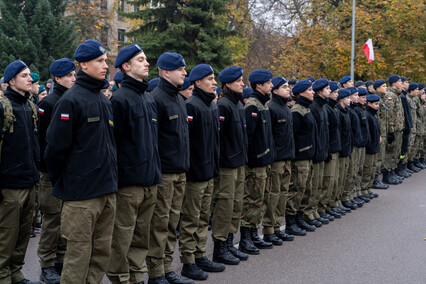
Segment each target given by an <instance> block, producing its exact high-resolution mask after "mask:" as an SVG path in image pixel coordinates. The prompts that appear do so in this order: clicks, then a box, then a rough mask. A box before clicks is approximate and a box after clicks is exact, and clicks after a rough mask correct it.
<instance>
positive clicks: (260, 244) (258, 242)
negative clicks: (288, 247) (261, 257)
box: [250, 228, 274, 249]
mask: <svg viewBox="0 0 426 284" xmlns="http://www.w3.org/2000/svg"><path fill="white" fill-rule="evenodd" d="M250 236H251V241H252V242H253V244H254V245H255V246H256V247H257V248H258V249H271V248H273V247H274V245H273V244H272V243H270V242H265V241H264V240H262V239H261V238H260V237H259V235H258V234H257V229H256V228H250Z"/></svg>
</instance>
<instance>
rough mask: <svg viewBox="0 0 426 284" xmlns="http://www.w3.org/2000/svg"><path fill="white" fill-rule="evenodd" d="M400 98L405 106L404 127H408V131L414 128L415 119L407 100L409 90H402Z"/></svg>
mask: <svg viewBox="0 0 426 284" xmlns="http://www.w3.org/2000/svg"><path fill="white" fill-rule="evenodd" d="M400 98H401V103H402V107H403V108H404V118H405V120H404V122H405V124H404V128H405V129H406V131H408V132H410V131H411V128H413V119H412V114H411V107H410V104H409V103H408V100H407V92H406V91H402V93H401V96H400Z"/></svg>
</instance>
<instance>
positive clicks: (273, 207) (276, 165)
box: [263, 77, 295, 245]
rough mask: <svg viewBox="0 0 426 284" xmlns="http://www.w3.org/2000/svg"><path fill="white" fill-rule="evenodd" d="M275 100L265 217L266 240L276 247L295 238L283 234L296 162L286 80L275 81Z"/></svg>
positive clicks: (271, 102) (273, 96)
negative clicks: (272, 159)
mask: <svg viewBox="0 0 426 284" xmlns="http://www.w3.org/2000/svg"><path fill="white" fill-rule="evenodd" d="M272 84H273V85H274V87H273V88H272V99H271V101H270V102H269V103H268V107H269V111H270V113H271V123H272V134H273V137H274V145H275V161H274V162H273V163H272V165H271V192H270V193H269V197H268V199H269V203H268V205H267V207H266V212H265V216H264V217H263V234H264V237H263V239H264V240H265V241H267V242H271V243H273V244H274V245H281V244H282V242H283V241H292V240H293V239H294V236H293V235H290V234H287V233H284V232H282V231H281V228H280V227H281V225H282V222H283V220H284V216H285V215H286V208H287V199H288V189H289V186H290V179H291V160H292V159H294V156H295V154H294V148H295V146H294V138H293V116H292V114H291V110H290V108H289V107H288V106H287V101H288V98H289V97H290V88H289V86H288V83H287V81H286V79H285V78H284V77H275V78H273V79H272Z"/></svg>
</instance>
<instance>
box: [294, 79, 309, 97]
mask: <svg viewBox="0 0 426 284" xmlns="http://www.w3.org/2000/svg"><path fill="white" fill-rule="evenodd" d="M311 87H312V82H311V81H309V80H301V81H299V82H297V83H296V85H294V87H293V90H292V91H293V94H295V95H298V94H300V93H303V92H304V91H306V90H307V89H309V88H311Z"/></svg>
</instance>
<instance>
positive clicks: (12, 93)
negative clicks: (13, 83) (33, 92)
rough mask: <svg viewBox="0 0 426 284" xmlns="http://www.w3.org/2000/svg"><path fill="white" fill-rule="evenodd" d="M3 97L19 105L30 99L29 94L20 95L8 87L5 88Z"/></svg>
mask: <svg viewBox="0 0 426 284" xmlns="http://www.w3.org/2000/svg"><path fill="white" fill-rule="evenodd" d="M4 95H5V96H6V97H7V98H8V99H9V100H11V101H14V102H16V103H19V104H23V103H25V102H26V101H27V100H28V99H29V98H30V93H29V92H26V93H25V96H23V95H21V94H20V93H18V92H17V91H15V90H14V89H12V88H11V87H10V86H8V87H7V89H6V92H5V93H4Z"/></svg>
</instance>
